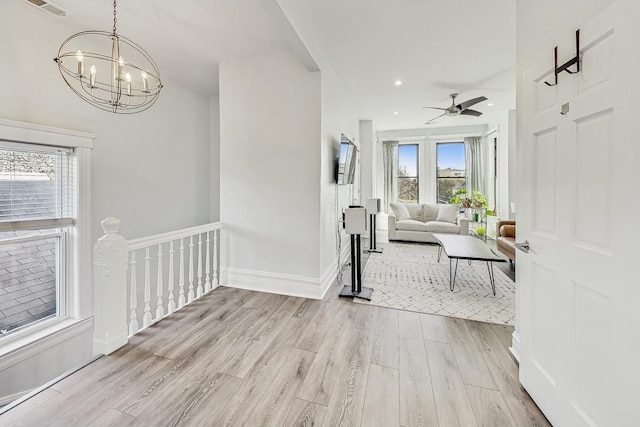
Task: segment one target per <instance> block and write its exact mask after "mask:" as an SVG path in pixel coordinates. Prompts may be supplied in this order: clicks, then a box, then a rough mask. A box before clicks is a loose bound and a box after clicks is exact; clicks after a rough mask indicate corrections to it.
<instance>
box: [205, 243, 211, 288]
mask: <svg viewBox="0 0 640 427" xmlns="http://www.w3.org/2000/svg"><path fill="white" fill-rule="evenodd" d="M210 242H211V240H210V239H209V232H208V231H207V260H206V261H205V263H206V266H205V274H206V276H205V279H204V292H205V293H207V292H209V291H210V290H211V254H210V252H209V246H211V244H210Z"/></svg>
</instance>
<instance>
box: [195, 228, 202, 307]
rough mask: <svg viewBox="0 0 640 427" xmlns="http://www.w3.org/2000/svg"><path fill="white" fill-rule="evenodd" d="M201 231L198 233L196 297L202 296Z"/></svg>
mask: <svg viewBox="0 0 640 427" xmlns="http://www.w3.org/2000/svg"><path fill="white" fill-rule="evenodd" d="M202 293H203V289H202V233H200V234H198V287H197V289H196V295H197V296H198V298H200V297H201V296H202Z"/></svg>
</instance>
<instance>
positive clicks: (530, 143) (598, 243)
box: [517, 4, 631, 427]
mask: <svg viewBox="0 0 640 427" xmlns="http://www.w3.org/2000/svg"><path fill="white" fill-rule="evenodd" d="M614 13H615V4H614V6H612V7H610V8H609V9H607V10H605V11H604V12H602V13H601V14H600V15H599V16H598V17H596V18H595V19H594V20H592V21H591V22H589V23H585V25H584V26H582V28H581V34H580V36H581V56H582V71H581V72H580V73H578V74H574V75H570V74H568V73H562V74H561V75H560V76H559V83H558V85H557V86H552V87H550V86H548V85H546V84H545V81H549V82H553V73H552V71H551V69H552V68H551V67H550V66H551V64H549V62H550V61H548V62H547V63H545V64H541V67H540V68H539V69H531V70H528V71H527V72H525V73H524V75H523V78H524V81H523V85H522V87H523V90H524V96H525V98H524V99H525V100H526V101H525V102H524V104H525V110H524V111H523V116H522V117H523V123H522V125H523V126H524V128H523V129H524V132H523V133H522V134H523V135H525V140H524V141H519V143H521V144H523V156H522V159H523V160H522V163H523V164H522V165H521V171H522V180H521V184H522V186H521V191H522V192H521V195H520V198H519V202H518V218H517V220H518V223H517V227H518V228H517V232H518V241H524V240H525V239H526V240H528V241H529V242H530V252H529V253H524V252H518V254H517V284H518V300H519V312H518V316H519V320H520V331H519V334H520V339H521V343H520V344H521V346H520V380H521V382H522V384H523V386H524V387H525V388H526V389H527V391H528V392H529V394H530V395H531V396H532V398H533V399H534V400H535V401H536V403H537V404H538V405H539V406H540V408H541V410H542V411H543V412H544V413H545V414H546V415H547V417H548V418H549V420H550V421H551V422H552V423H553V424H554V425H556V426H565V425H566V426H592V427H593V426H609V425H612V424H611V416H612V414H611V413H610V410H611V399H610V395H611V393H610V392H611V391H612V384H610V383H609V378H610V374H611V372H610V370H611V366H612V363H613V361H614V359H613V357H614V354H613V352H612V348H613V345H612V344H613V343H612V342H611V340H610V337H611V332H612V327H613V325H612V324H611V321H610V319H611V317H612V307H613V306H614V303H615V301H614V300H615V298H616V295H617V293H616V289H615V286H616V285H615V283H613V281H612V280H611V277H612V273H613V272H614V271H615V269H616V265H617V264H616V262H615V256H616V254H617V253H618V252H619V251H621V250H622V249H623V248H622V247H621V246H619V245H617V243H616V242H617V240H616V239H614V238H612V236H613V231H614V230H612V227H615V222H614V221H613V218H612V213H613V211H612V209H613V206H614V203H613V200H612V194H613V193H614V188H613V185H614V179H613V176H614V173H615V168H616V165H615V164H614V162H613V159H614V152H615V151H616V150H620V149H624V144H629V143H630V142H629V141H628V140H622V139H621V138H616V137H615V132H614V129H615V126H616V113H617V112H616V106H615V102H614V99H615V89H616V81H615V79H614V76H615V64H616V62H617V61H616V60H617V58H616V57H615V52H616V43H617V40H616V36H617V34H616V31H615V25H614V21H615V14H614ZM571 52H575V47H574V45H573V39H569V40H567V43H564V44H562V45H561V46H560V50H559V54H560V63H561V64H562V63H563V62H565V61H567V60H568V59H569V58H570V57H571ZM550 53H551V52H550ZM542 65H544V66H542ZM571 69H572V70H574V69H575V67H572V68H571ZM563 106H565V108H567V107H568V111H567V112H566V114H561V111H562V107H563ZM630 186H631V184H630ZM521 206H522V208H521Z"/></svg>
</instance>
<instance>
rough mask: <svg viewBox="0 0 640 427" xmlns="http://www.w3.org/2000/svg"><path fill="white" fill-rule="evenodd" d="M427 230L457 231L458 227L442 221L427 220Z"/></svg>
mask: <svg viewBox="0 0 640 427" xmlns="http://www.w3.org/2000/svg"><path fill="white" fill-rule="evenodd" d="M426 228H427V231H430V232H432V233H459V232H460V228H459V227H458V226H457V225H456V224H451V223H450V222H443V221H429V222H427V224H426Z"/></svg>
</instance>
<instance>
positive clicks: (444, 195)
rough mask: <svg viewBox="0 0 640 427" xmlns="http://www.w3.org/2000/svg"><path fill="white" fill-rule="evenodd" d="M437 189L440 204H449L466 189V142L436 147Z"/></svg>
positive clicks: (448, 143)
mask: <svg viewBox="0 0 640 427" xmlns="http://www.w3.org/2000/svg"><path fill="white" fill-rule="evenodd" d="M436 162H437V163H436V168H437V175H436V184H437V185H436V187H437V192H438V199H437V200H438V203H449V200H451V196H452V195H453V193H455V192H456V191H458V190H460V189H462V188H465V182H466V171H465V158H464V142H446V143H444V142H442V143H438V144H437V145H436Z"/></svg>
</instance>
